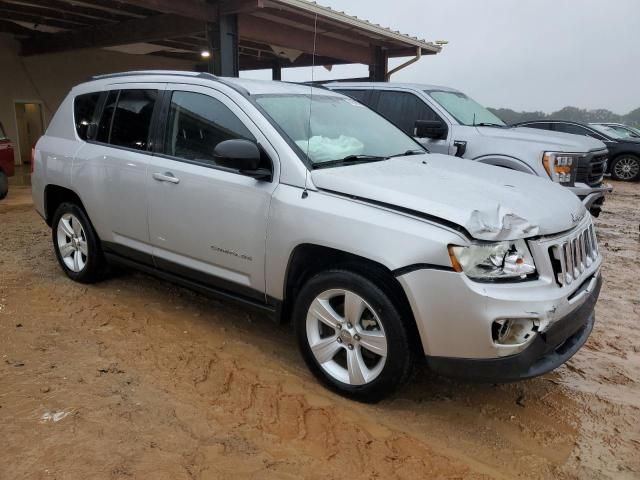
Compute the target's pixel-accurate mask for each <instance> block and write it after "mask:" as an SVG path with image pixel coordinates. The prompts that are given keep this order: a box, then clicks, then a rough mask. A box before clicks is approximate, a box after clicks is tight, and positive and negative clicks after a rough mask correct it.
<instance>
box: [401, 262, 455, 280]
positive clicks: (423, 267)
mask: <svg viewBox="0 0 640 480" xmlns="http://www.w3.org/2000/svg"><path fill="white" fill-rule="evenodd" d="M417 270H441V271H443V272H455V270H454V269H453V267H447V266H445V265H435V264H433V263H414V264H413V265H407V266H406V267H402V268H398V269H397V270H394V271H392V272H391V274H392V275H393V276H394V277H401V276H402V275H406V274H407V273H411V272H415V271H417Z"/></svg>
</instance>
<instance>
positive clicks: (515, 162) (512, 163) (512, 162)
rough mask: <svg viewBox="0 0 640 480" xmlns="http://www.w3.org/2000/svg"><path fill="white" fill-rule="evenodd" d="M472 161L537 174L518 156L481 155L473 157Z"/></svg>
mask: <svg viewBox="0 0 640 480" xmlns="http://www.w3.org/2000/svg"><path fill="white" fill-rule="evenodd" d="M473 161H475V162H480V163H485V164H487V165H495V166H496V167H503V168H509V169H511V170H516V171H518V172H523V173H529V174H532V175H537V173H536V171H535V170H534V169H533V168H531V167H530V166H529V165H528V164H527V163H525V162H523V161H522V160H520V159H519V158H516V157H510V156H507V155H483V156H481V157H476V158H474V159H473Z"/></svg>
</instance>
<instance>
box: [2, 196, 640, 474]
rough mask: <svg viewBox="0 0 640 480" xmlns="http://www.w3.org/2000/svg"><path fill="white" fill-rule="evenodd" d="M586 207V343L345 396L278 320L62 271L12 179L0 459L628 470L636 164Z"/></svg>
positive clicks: (254, 470) (403, 470) (153, 470)
mask: <svg viewBox="0 0 640 480" xmlns="http://www.w3.org/2000/svg"><path fill="white" fill-rule="evenodd" d="M615 188H616V191H615V193H614V194H613V195H611V196H610V197H609V198H608V200H607V203H606V206H605V211H604V213H603V214H602V215H601V217H600V218H599V219H598V221H597V225H598V232H599V237H600V243H601V246H602V249H603V251H604V255H605V265H604V269H603V272H604V277H605V285H604V288H603V291H602V295H601V297H600V301H599V303H598V306H597V324H596V327H595V330H594V332H593V334H592V336H591V338H590V340H589V342H588V343H587V345H586V346H585V347H584V348H583V349H582V350H581V351H580V352H578V354H577V355H576V356H575V357H574V358H573V359H572V360H571V361H570V362H569V363H568V364H567V365H565V366H563V367H561V368H560V369H558V370H557V371H555V372H553V373H551V374H548V375H546V376H544V377H542V378H537V379H533V380H529V381H526V382H521V383H517V384H510V385H470V384H463V383H457V382H453V381H449V380H447V379H443V378H437V377H435V376H433V375H430V374H429V372H427V371H425V370H419V371H418V374H417V375H416V378H415V380H414V381H413V382H412V383H411V384H410V385H409V386H408V388H406V389H404V390H403V391H401V392H400V393H399V394H398V395H396V396H395V397H394V398H392V399H390V400H386V401H384V402H382V403H380V404H378V405H374V406H370V405H361V404H358V403H353V402H350V401H347V400H344V399H342V398H340V397H337V396H335V395H333V394H331V393H329V392H327V391H326V390H324V389H323V388H322V387H320V386H319V385H318V384H316V382H315V381H314V379H313V378H312V377H311V375H310V374H309V373H308V372H307V369H306V368H305V366H304V364H303V362H302V359H301V358H300V356H299V355H298V353H297V350H296V347H295V342H294V337H293V335H292V332H291V331H290V329H289V328H287V327H280V326H276V325H274V324H273V323H272V322H271V321H270V320H268V319H266V318H262V317H260V316H257V315H255V314H252V313H249V312H248V311H246V310H243V309H241V308H238V307H235V306H232V305H226V304H223V303H219V302H217V301H214V300H210V299H207V298H205V297H202V296H200V295H197V294H194V293H192V292H190V291H188V290H185V289H181V288H177V287H175V286H172V285H170V284H168V283H164V282H162V281H159V280H156V279H154V278H151V277H148V276H146V275H142V274H138V273H130V272H125V273H123V274H119V275H117V276H115V277H112V278H110V279H109V280H107V281H105V282H103V283H100V284H97V285H94V286H82V285H78V284H75V283H73V282H71V281H70V280H68V279H67V278H66V277H65V276H64V275H63V274H62V271H61V270H60V268H59V267H58V265H57V263H56V261H55V258H54V254H53V251H52V246H51V241H50V234H49V231H48V230H47V227H46V225H45V224H44V222H43V221H42V220H41V219H40V217H38V215H37V214H36V213H35V212H34V211H33V210H32V207H31V205H30V204H29V202H30V200H29V191H28V189H27V188H14V189H13V190H12V192H11V193H10V197H9V198H8V199H7V200H5V201H3V202H0V357H1V358H0V444H1V445H2V448H1V449H0V479H2V480H5V479H11V480H14V479H22V478H27V479H88V478H91V479H93V478H99V479H102V478H105V479H120V478H141V479H154V480H155V479H171V480H178V479H209V478H260V479H269V478H278V479H280V478H310V479H313V478H318V479H320V478H322V479H326V478H339V477H345V476H348V477H351V478H384V479H387V478H407V479H410V478H416V479H417V478H420V479H425V478H428V479H436V478H454V479H457V478H499V479H511V478H560V479H565V478H566V479H571V478H580V479H584V478H597V479H600V478H616V479H618V478H622V479H625V478H640V330H639V326H640V293H639V291H640V288H639V285H640V238H639V231H638V227H639V222H640V184H616V185H615Z"/></svg>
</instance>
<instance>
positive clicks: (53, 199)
mask: <svg viewBox="0 0 640 480" xmlns="http://www.w3.org/2000/svg"><path fill="white" fill-rule="evenodd" d="M65 202H70V203H75V204H76V205H78V207H80V208H81V209H82V210H83V211H84V212H85V213H87V209H86V208H85V207H84V204H83V203H82V200H81V199H80V197H79V196H78V194H77V193H76V192H74V191H73V190H71V189H69V188H65V187H61V186H59V185H53V184H49V185H47V186H46V187H45V189H44V215H45V220H46V222H47V225H49V226H51V224H52V222H53V216H54V214H55V213H56V210H57V209H58V207H59V206H60V205H62V204H63V203H65ZM88 216H89V215H88V213H87V217H88ZM89 221H91V219H89Z"/></svg>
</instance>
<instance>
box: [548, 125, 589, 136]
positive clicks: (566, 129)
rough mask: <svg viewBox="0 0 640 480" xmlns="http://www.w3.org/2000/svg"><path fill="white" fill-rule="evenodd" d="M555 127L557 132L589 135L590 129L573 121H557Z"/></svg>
mask: <svg viewBox="0 0 640 480" xmlns="http://www.w3.org/2000/svg"><path fill="white" fill-rule="evenodd" d="M554 129H555V131H556V132H563V133H571V134H573V135H589V130H587V129H586V128H583V127H581V126H580V125H573V124H571V123H556V124H555V125H554Z"/></svg>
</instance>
